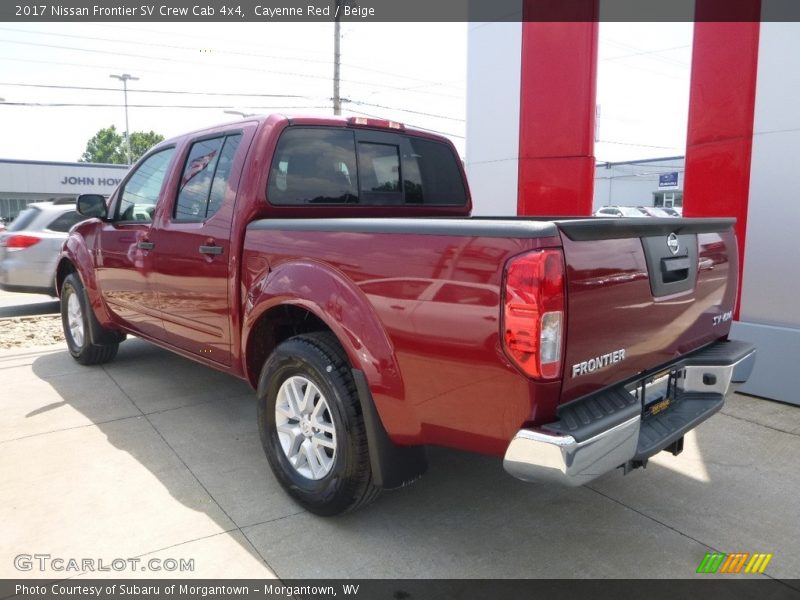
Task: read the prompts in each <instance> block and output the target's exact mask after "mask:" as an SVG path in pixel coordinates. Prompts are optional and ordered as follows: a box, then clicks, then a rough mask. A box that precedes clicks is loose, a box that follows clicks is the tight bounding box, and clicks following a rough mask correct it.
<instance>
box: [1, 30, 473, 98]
mask: <svg viewBox="0 0 800 600" xmlns="http://www.w3.org/2000/svg"><path fill="white" fill-rule="evenodd" d="M0 42H5V43H8V44H19V45H23V46H35V47H40V48H52V49H55V50H71V51H73V52H86V53H89V54H103V55H111V56H125V57H129V58H143V59H145V60H157V61H164V62H169V63H176V62H178V63H183V64H189V65H199V66H203V67H209V66H213V67H218V68H226V69H238V70H241V71H251V72H256V73H272V74H275V75H284V76H286V77H300V78H303V79H319V80H326V81H327V80H329V79H330V77H328V76H327V75H313V74H310V73H298V72H296V71H295V72H292V71H277V70H274V69H260V68H256V67H245V66H242V65H223V64H211V65H209V63H208V62H205V61H197V60H186V59H175V58H167V57H162V56H148V55H146V54H132V53H130V52H114V51H111V50H94V49H90V48H76V47H74V46H61V45H58V44H40V43H37V42H20V41H16V40H7V39H0ZM10 60H17V59H10ZM37 62H42V61H37ZM46 62H48V64H54V63H52V62H50V61H46ZM78 66H83V67H86V66H92V67H94V65H78ZM139 70H142V69H139ZM341 81H343V82H346V83H351V84H356V85H363V86H366V87H371V88H382V89H388V90H394V91H396V92H401V91H405V92H410V93H416V94H428V95H434V96H443V97H451V98H459V97H460V96H452V95H448V94H440V93H437V92H429V91H421V90H409V89H406V88H403V87H400V86H394V85H387V84H379V83H372V82H369V81H361V80H357V79H342V80H341Z"/></svg>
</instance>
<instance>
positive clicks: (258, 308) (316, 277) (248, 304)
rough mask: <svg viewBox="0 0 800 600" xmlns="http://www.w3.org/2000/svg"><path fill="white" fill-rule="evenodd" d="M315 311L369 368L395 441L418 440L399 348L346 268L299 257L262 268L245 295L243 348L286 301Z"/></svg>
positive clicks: (355, 362) (355, 360)
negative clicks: (265, 316) (256, 328)
mask: <svg viewBox="0 0 800 600" xmlns="http://www.w3.org/2000/svg"><path fill="white" fill-rule="evenodd" d="M285 304H289V305H294V306H298V307H302V308H304V309H305V310H307V311H309V312H310V313H312V314H313V315H315V316H316V317H317V318H319V319H320V320H321V321H322V322H323V323H325V324H326V325H327V326H328V328H330V330H331V331H332V332H333V333H334V335H336V337H337V338H338V340H339V342H340V343H341V344H342V347H343V348H344V350H345V352H346V353H347V356H348V358H349V360H350V364H351V365H352V367H353V368H354V369H359V370H361V371H362V372H363V373H364V376H365V377H366V380H367V383H368V385H369V389H370V391H371V393H372V397H373V399H374V401H375V407H376V408H377V410H378V414H379V416H380V418H381V421H382V422H383V425H384V427H385V428H386V431H387V432H388V433H389V436H390V438H391V439H392V441H394V442H400V443H414V441H416V440H417V439H418V438H419V436H420V423H419V420H418V419H417V418H416V416H415V414H414V411H413V408H412V407H411V406H410V404H409V403H408V402H406V401H405V388H404V385H403V378H402V375H401V373H400V367H399V365H398V362H397V357H396V356H395V352H394V348H393V345H392V342H391V340H390V339H389V336H388V334H387V333H386V331H385V329H384V327H383V325H382V324H381V321H380V319H379V318H378V315H377V313H376V312H375V309H374V308H373V306H372V305H371V304H370V302H369V300H368V299H367V297H366V295H365V294H364V293H363V292H362V291H361V290H360V289H359V288H358V286H356V285H355V284H354V283H353V281H352V280H350V279H349V278H348V277H347V276H346V275H345V274H344V273H342V272H341V271H339V270H337V269H335V268H333V267H331V266H330V265H328V264H325V263H321V262H317V261H311V260H297V261H291V262H286V263H282V264H280V265H278V266H276V267H275V268H274V269H273V270H271V271H267V272H264V273H262V274H261V275H260V276H258V277H257V278H256V279H255V280H253V283H252V285H251V286H250V288H249V290H248V291H247V293H246V295H245V301H244V321H243V331H242V339H243V348H248V347H249V337H250V334H251V332H252V331H253V328H254V326H255V325H256V323H257V322H258V320H259V317H261V316H262V315H263V314H264V313H266V312H267V311H268V310H270V309H272V308H275V307H278V306H280V305H285Z"/></svg>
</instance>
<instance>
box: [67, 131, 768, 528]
mask: <svg viewBox="0 0 800 600" xmlns="http://www.w3.org/2000/svg"><path fill="white" fill-rule="evenodd" d="M78 210H80V211H81V213H82V214H83V215H85V216H87V217H93V218H90V219H89V220H87V221H84V222H83V223H81V224H79V225H77V226H75V227H74V228H73V230H72V232H71V233H70V236H69V238H68V240H67V241H66V242H65V244H64V248H63V252H62V254H61V258H60V261H59V264H58V267H57V273H56V286H57V289H58V290H59V292H60V296H61V305H62V316H63V322H64V331H65V335H66V339H67V344H68V347H69V351H70V353H71V354H72V356H73V357H74V358H75V360H77V361H78V362H80V363H82V364H86V365H91V364H98V363H103V362H106V361H109V360H112V359H113V358H114V356H115V355H116V353H117V347H118V345H119V343H120V342H121V341H122V340H123V339H124V338H125V336H126V334H133V335H136V336H139V337H141V338H144V339H147V340H150V341H151V342H153V343H155V344H157V345H159V346H162V347H164V348H167V349H169V350H172V351H174V352H177V353H178V354H181V355H183V356H185V357H188V358H191V359H193V360H196V361H198V362H200V363H203V364H205V365H208V366H210V367H213V368H215V369H219V370H222V371H225V372H227V373H231V374H233V375H235V376H237V377H240V378H242V379H245V380H247V381H249V382H250V384H251V385H252V386H253V387H254V388H255V389H256V390H257V407H258V408H257V415H258V417H257V418H258V427H259V428H260V432H261V439H262V442H263V446H264V450H265V452H266V455H267V458H268V460H269V464H270V466H271V468H272V471H273V472H274V474H275V477H276V478H277V479H278V481H279V482H280V483H281V484H282V485H283V487H284V488H285V489H286V491H287V492H288V493H289V494H291V495H292V496H293V497H294V498H295V499H296V500H297V501H298V502H300V504H302V505H303V506H305V507H306V508H308V509H309V510H311V511H313V512H315V513H318V514H324V515H331V514H336V513H340V512H343V511H346V510H349V509H353V508H355V507H358V506H362V505H364V504H366V503H367V502H369V501H371V500H372V499H373V498H375V497H376V495H377V494H378V492H379V491H380V490H381V489H384V488H393V487H398V486H400V485H403V484H405V483H407V482H409V481H412V480H414V479H415V478H417V477H418V476H420V475H421V474H422V473H423V472H424V470H425V468H426V459H425V450H424V448H425V447H426V446H427V445H440V446H448V447H452V448H460V449H464V450H471V451H474V452H481V453H487V454H493V455H497V456H502V457H504V462H503V464H504V466H505V469H506V470H507V471H508V472H509V473H511V474H512V475H514V476H515V477H519V478H521V479H524V480H529V481H541V482H558V483H562V484H567V485H581V484H583V483H586V482H588V481H591V480H592V479H594V478H595V477H598V476H599V475H602V474H604V473H606V472H608V471H612V470H614V469H616V468H618V467H622V469H623V470H624V471H625V472H627V471H628V470H630V469H632V468H634V467H637V466H641V465H644V464H645V463H646V462H647V460H648V458H650V457H651V456H653V454H655V453H656V452H659V451H661V450H668V451H671V452H673V453H675V454H677V453H678V452H679V451H680V450H681V446H682V440H683V436H684V434H685V433H686V432H687V431H689V430H691V429H692V428H694V427H695V426H697V425H698V424H699V423H701V422H702V421H703V420H705V419H707V418H708V417H709V416H711V415H712V414H713V413H715V412H716V411H718V410H719V409H720V407H721V406H722V403H723V402H724V398H725V395H726V394H727V393H729V391H730V389H731V387H732V384H734V383H736V382H741V381H743V380H745V379H746V377H747V376H748V374H749V369H750V368H751V367H752V363H753V360H754V356H755V354H754V349H753V347H752V346H750V345H748V344H745V343H741V342H736V341H732V340H729V339H728V332H729V329H730V320H731V314H732V311H733V309H734V302H735V298H736V286H737V264H738V257H737V253H736V242H735V237H734V232H733V224H734V221H733V220H732V219H658V218H653V219H625V218H620V219H600V218H546V219H542V218H512V217H509V218H477V217H470V216H469V215H470V211H471V201H470V196H469V191H468V188H467V183H466V179H465V176H464V172H463V169H462V165H461V161H460V160H459V158H458V155H457V153H456V151H455V149H454V148H453V146H452V145H451V144H450V143H449V142H448V141H447V140H445V139H443V138H441V137H438V136H435V135H431V134H429V133H425V132H421V131H415V130H412V129H409V128H405V127H404V126H403V125H401V124H397V123H392V122H388V121H378V120H371V119H362V118H352V119H347V120H345V119H339V118H287V117H284V116H270V117H264V118H258V119H250V120H244V121H240V122H237V123H235V124H229V125H223V126H219V127H214V128H210V129H206V130H203V131H197V132H194V133H191V134H188V135H184V136H181V137H178V138H175V139H172V140H169V141H166V142H163V143H161V144H159V145H158V146H157V147H155V148H154V149H152V150H151V151H150V152H149V153H148V154H147V155H146V156H144V157H143V158H142V159H141V160H140V161H139V162H138V163H137V164H136V165H135V166H134V167H133V168H132V169H131V171H130V172H129V174H128V175H127V176H126V177H125V179H124V180H123V181H122V183H121V184H120V186H119V188H118V189H117V190H116V191H115V192H114V194H113V195H112V196H111V197H110V198H109V200H108V202H106V201H105V200H104V199H103V198H102V197H100V196H94V195H83V196H81V197H80V198H79V201H78Z"/></svg>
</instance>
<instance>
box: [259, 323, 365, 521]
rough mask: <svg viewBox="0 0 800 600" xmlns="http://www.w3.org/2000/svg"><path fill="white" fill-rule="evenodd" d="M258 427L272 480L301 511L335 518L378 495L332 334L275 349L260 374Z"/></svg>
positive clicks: (357, 409)
mask: <svg viewBox="0 0 800 600" xmlns="http://www.w3.org/2000/svg"><path fill="white" fill-rule="evenodd" d="M258 424H259V430H260V433H261V442H262V445H263V446H264V451H265V453H266V455H267V459H268V460H269V464H270V467H271V468H272V471H273V473H274V474H275V477H276V478H277V479H278V481H279V482H280V484H281V485H282V486H283V487H284V489H285V490H286V491H287V492H288V493H289V494H290V495H291V496H292V497H293V498H294V499H295V500H297V502H299V503H300V504H301V505H302V506H304V507H305V508H306V509H308V510H309V511H311V512H313V513H315V514H318V515H326V516H327V515H336V514H339V513H342V512H346V511H349V510H353V509H356V508H360V507H361V506H365V505H366V504H368V503H370V502H372V501H373V500H374V499H375V498H377V496H378V494H379V493H380V488H377V487H376V486H375V485H373V483H372V470H371V468H370V461H369V450H368V447H367V435H366V430H365V427H364V420H363V418H362V415H361V405H360V402H359V399H358V395H357V393H356V387H355V383H354V382H353V377H352V374H351V373H350V366H349V364H348V362H347V357H346V356H345V353H344V351H343V350H342V348H341V346H340V345H339V343H338V341H337V340H336V338H335V337H334V336H333V335H332V334H329V333H311V334H305V335H299V336H296V337H293V338H290V339H288V340H286V341H285V342H283V343H282V344H280V345H279V346H278V347H277V348H276V349H275V351H274V352H273V353H272V355H271V356H270V357H269V359H268V360H267V362H266V364H265V365H264V368H263V370H262V372H261V379H260V383H259V400H258Z"/></svg>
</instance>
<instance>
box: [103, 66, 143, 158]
mask: <svg viewBox="0 0 800 600" xmlns="http://www.w3.org/2000/svg"><path fill="white" fill-rule="evenodd" d="M109 77H113V78H114V79H119V80H120V81H121V82H122V90H123V92H124V94H125V144H126V145H127V148H128V164H131V136H130V132H129V131H128V82H129V81H139V78H138V77H133V76H132V75H129V74H128V73H123V74H122V75H109Z"/></svg>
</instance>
